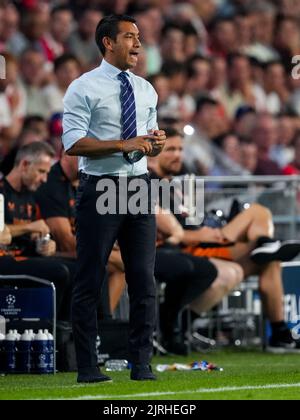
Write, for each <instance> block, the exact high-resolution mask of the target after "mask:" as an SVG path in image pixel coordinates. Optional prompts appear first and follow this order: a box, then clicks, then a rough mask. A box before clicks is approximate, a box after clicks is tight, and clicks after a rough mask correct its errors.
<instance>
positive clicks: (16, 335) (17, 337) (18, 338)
mask: <svg viewBox="0 0 300 420" xmlns="http://www.w3.org/2000/svg"><path fill="white" fill-rule="evenodd" d="M13 333H14V335H15V337H16V341H20V339H21V334H19V332H18V330H13Z"/></svg>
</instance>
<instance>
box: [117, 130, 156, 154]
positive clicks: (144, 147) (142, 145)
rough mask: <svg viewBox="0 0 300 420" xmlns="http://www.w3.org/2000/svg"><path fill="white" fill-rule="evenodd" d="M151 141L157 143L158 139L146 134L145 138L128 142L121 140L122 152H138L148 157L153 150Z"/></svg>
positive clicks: (140, 137)
mask: <svg viewBox="0 0 300 420" xmlns="http://www.w3.org/2000/svg"><path fill="white" fill-rule="evenodd" d="M149 140H150V141H149ZM151 140H153V141H157V140H158V137H157V136H155V135H152V134H147V135H145V136H138V137H134V138H132V139H129V140H122V146H123V152H125V153H130V152H135V151H139V152H142V153H144V154H145V155H148V154H150V153H151V152H152V150H153V145H152V142H151Z"/></svg>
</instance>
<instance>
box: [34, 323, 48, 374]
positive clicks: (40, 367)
mask: <svg viewBox="0 0 300 420" xmlns="http://www.w3.org/2000/svg"><path fill="white" fill-rule="evenodd" d="M32 348H33V358H34V371H35V373H39V374H43V373H48V372H47V370H48V365H47V358H48V337H47V335H46V334H44V333H43V330H39V331H38V333H37V334H36V335H35V336H34V340H33V343H32Z"/></svg>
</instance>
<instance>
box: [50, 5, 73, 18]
mask: <svg viewBox="0 0 300 420" xmlns="http://www.w3.org/2000/svg"><path fill="white" fill-rule="evenodd" d="M61 12H69V13H71V15H73V12H72V10H71V8H70V7H68V6H66V5H65V6H64V5H61V6H55V7H54V8H53V9H52V10H51V17H53V16H54V15H56V14H57V13H61Z"/></svg>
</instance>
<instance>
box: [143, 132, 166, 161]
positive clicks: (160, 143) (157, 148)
mask: <svg viewBox="0 0 300 420" xmlns="http://www.w3.org/2000/svg"><path fill="white" fill-rule="evenodd" d="M153 135H154V136H155V140H154V141H152V146H153V150H152V152H151V153H149V154H148V155H147V156H151V157H155V156H157V155H159V154H160V152H161V151H162V150H163V148H164V146H165V144H166V139H167V137H166V133H165V131H164V130H154V132H153Z"/></svg>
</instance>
